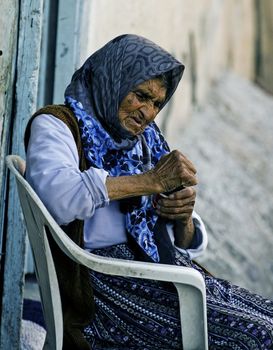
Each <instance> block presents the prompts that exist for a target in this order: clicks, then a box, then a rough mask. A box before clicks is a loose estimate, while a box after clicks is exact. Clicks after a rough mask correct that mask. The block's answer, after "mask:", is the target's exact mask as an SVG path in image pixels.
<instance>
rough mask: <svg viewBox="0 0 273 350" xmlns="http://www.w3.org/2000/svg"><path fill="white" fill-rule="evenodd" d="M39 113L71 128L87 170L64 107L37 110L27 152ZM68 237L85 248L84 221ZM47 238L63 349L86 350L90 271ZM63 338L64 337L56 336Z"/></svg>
mask: <svg viewBox="0 0 273 350" xmlns="http://www.w3.org/2000/svg"><path fill="white" fill-rule="evenodd" d="M40 114H51V115H53V116H55V117H56V118H58V119H60V120H61V121H62V122H64V123H65V124H66V125H67V126H68V128H69V129H70V131H71V133H72V135H73V137H74V140H75V143H76V146H77V150H78V154H79V168H80V170H81V171H84V170H86V169H87V164H86V159H85V157H84V152H83V148H82V143H81V137H80V132H79V127H78V123H77V121H76V118H75V116H74V114H73V112H72V111H71V110H70V109H69V108H68V107H66V106H64V105H50V106H46V107H44V108H42V109H40V110H38V111H37V112H36V113H35V114H34V115H33V116H32V117H31V119H30V120H29V122H28V125H27V127H26V131H25V140H24V141H25V149H26V150H27V147H28V143H29V138H30V133H31V124H32V121H33V119H34V118H35V117H37V116H38V115H40ZM62 229H63V230H64V231H65V232H66V234H67V235H68V236H69V237H70V238H71V239H72V240H73V241H74V242H75V243H76V244H78V245H79V246H80V247H83V221H80V220H75V221H73V222H71V223H70V224H68V225H66V226H62ZM48 239H49V243H50V247H51V252H52V255H53V259H54V263H55V268H56V272H57V276H58V282H59V288H60V293H61V300H62V309H63V319H64V335H63V340H64V342H63V349H65V350H67V349H71V350H72V349H75V350H85V349H86V350H87V349H90V346H89V343H88V342H87V341H86V340H85V338H84V337H83V334H82V332H81V329H82V328H83V327H84V326H86V325H87V324H88V323H90V322H91V320H92V317H93V316H94V298H93V291H92V287H91V284H90V278H89V273H88V269H87V268H85V267H84V266H80V265H79V264H76V263H75V262H74V261H72V260H71V259H70V258H68V257H67V256H66V255H65V254H64V253H63V252H62V251H61V250H60V248H59V247H58V246H57V244H56V243H55V241H54V240H53V238H52V237H51V234H50V233H49V232H48ZM57 336H61V335H57Z"/></svg>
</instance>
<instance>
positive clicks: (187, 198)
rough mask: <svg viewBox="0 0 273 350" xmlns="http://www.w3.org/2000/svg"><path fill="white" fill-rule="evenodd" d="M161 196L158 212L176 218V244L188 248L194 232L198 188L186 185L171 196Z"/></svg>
mask: <svg viewBox="0 0 273 350" xmlns="http://www.w3.org/2000/svg"><path fill="white" fill-rule="evenodd" d="M159 198H160V199H159V200H158V202H157V205H156V211H157V214H158V215H160V216H162V217H164V218H166V219H170V220H174V237H175V245H176V246H177V247H180V248H188V247H189V246H190V244H191V242H192V239H193V234H194V225H193V221H192V212H193V209H194V204H195V198H196V190H195V189H194V188H193V187H186V188H184V189H182V190H180V191H177V192H175V193H173V194H171V195H169V196H166V197H165V196H164V197H161V196H160V197H159Z"/></svg>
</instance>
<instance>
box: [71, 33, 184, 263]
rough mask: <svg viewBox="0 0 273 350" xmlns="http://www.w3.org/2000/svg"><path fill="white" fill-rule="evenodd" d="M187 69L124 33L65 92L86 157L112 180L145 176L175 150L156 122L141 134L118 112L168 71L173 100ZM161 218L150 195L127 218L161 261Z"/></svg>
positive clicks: (89, 62) (134, 233)
mask: <svg viewBox="0 0 273 350" xmlns="http://www.w3.org/2000/svg"><path fill="white" fill-rule="evenodd" d="M183 70H184V66H183V65H182V64H181V63H180V62H178V61H177V60H176V59H175V58H174V57H172V56H171V55H170V54H169V53H168V52H166V51H165V50H164V49H162V48H160V47H159V46H157V45H156V44H154V43H153V42H151V41H149V40H147V39H145V38H143V37H140V36H137V35H122V36H119V37H117V38H115V39H113V40H112V41H110V42H109V43H107V44H106V45H105V46H104V47H102V48H101V49H100V50H98V51H96V52H95V53H94V54H93V55H92V56H90V57H89V58H88V59H87V61H86V62H85V63H84V64H83V66H82V67H81V68H80V69H79V70H77V71H76V72H75V74H74V75H73V77H72V81H71V83H70V84H69V86H68V87H67V89H66V91H65V102H66V104H67V105H68V106H69V107H70V108H71V109H72V110H73V112H74V113H75V116H76V118H77V120H78V123H79V127H80V132H81V138H82V142H83V149H84V152H85V157H86V159H87V160H88V161H89V164H90V165H91V166H94V167H97V168H100V169H101V168H102V169H105V170H106V171H108V172H109V175H110V176H124V175H133V174H140V173H143V172H145V171H147V170H149V169H151V168H152V167H154V166H155V165H156V163H157V162H158V160H159V159H160V158H161V157H162V155H164V154H166V153H168V152H169V148H168V145H167V143H166V142H165V140H164V138H163V136H162V134H161V133H160V131H159V129H158V128H157V126H156V124H155V123H154V122H153V123H151V124H150V125H149V126H148V127H146V129H145V130H144V132H143V134H142V135H140V136H132V135H131V134H130V133H129V132H128V131H127V130H125V129H124V128H122V126H121V125H120V122H119V118H118V109H119V106H120V103H121V101H122V100H123V98H124V97H125V96H126V95H127V94H128V93H129V91H131V90H132V89H133V88H134V87H135V86H137V85H139V84H141V83H143V82H144V81H146V80H149V79H152V78H155V77H157V76H159V75H161V74H163V73H164V75H165V76H167V79H168V89H167V95H166V100H165V102H164V104H163V105H162V106H161V108H163V107H164V105H165V104H166V103H167V102H168V101H169V99H170V98H171V96H172V94H173V93H174V91H175V89H176V88H177V85H178V83H179V81H180V79H181V77H182V74H183ZM157 219H158V217H157V215H156V213H155V211H154V209H153V206H152V199H151V198H150V197H144V196H143V197H142V200H141V203H140V204H139V205H137V206H135V207H132V208H131V209H130V210H129V211H128V212H127V214H126V229H127V232H128V233H129V234H130V235H131V236H132V237H133V238H134V239H135V240H136V242H137V243H138V244H139V246H140V247H141V248H142V249H143V251H144V252H145V253H146V254H147V255H148V256H149V257H150V258H151V259H152V260H153V261H159V254H158V249H157V246H156V243H155V240H154V232H153V228H154V226H155V223H156V221H157Z"/></svg>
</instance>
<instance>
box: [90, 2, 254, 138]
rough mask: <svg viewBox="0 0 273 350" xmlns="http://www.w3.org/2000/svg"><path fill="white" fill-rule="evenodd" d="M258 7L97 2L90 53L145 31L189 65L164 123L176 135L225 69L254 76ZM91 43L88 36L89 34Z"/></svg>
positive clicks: (240, 4)
mask: <svg viewBox="0 0 273 350" xmlns="http://www.w3.org/2000/svg"><path fill="white" fill-rule="evenodd" d="M254 11H255V7H254V5H253V2H252V1H250V0H241V1H236V0H203V1H198V0H192V1H191V2H190V3H189V1H187V0H171V1H168V2H167V1H165V0H150V1H148V2H147V1H145V0H138V1H132V0H118V1H109V0H93V1H92V7H91V13H90V23H92V26H91V27H90V31H89V38H88V40H87V43H88V44H87V49H86V51H87V52H88V51H89V53H92V52H93V51H95V50H96V49H98V48H99V47H101V46H102V45H103V44H104V43H106V42H107V41H108V40H110V39H112V38H113V37H115V36H117V35H119V34H122V33H135V34H139V35H143V36H145V37H147V38H149V39H151V40H152V41H155V42H156V43H157V44H159V45H160V46H162V47H164V48H165V49H167V50H168V51H170V52H171V53H173V54H174V56H175V57H176V58H178V59H179V60H181V61H182V62H184V64H185V65H186V71H185V75H184V77H183V80H182V84H180V86H179V88H178V91H177V93H176V95H175V98H174V99H173V100H172V102H171V104H170V105H169V106H168V108H166V111H162V115H161V117H160V118H161V120H160V123H161V126H163V129H164V128H165V129H167V130H166V131H167V132H168V135H169V136H170V137H171V136H172V135H173V132H174V129H175V128H177V126H181V125H183V124H184V123H185V121H186V120H187V118H188V117H189V116H190V114H191V112H192V109H193V108H194V107H195V106H196V105H202V104H203V103H204V101H205V99H206V97H207V93H208V91H209V88H210V86H211V84H212V83H213V82H214V81H215V80H217V79H218V78H219V76H220V75H221V74H222V72H223V70H226V69H232V70H234V71H235V72H237V73H238V74H240V75H242V76H243V77H245V78H248V79H253V78H254V68H255V55H254V49H255V40H254V37H255V13H254ZM84 40H85V42H86V38H84Z"/></svg>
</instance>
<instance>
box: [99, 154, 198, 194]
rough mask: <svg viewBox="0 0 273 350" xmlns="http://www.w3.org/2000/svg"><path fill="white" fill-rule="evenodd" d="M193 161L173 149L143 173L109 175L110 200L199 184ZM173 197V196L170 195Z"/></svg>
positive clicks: (107, 181) (107, 180)
mask: <svg viewBox="0 0 273 350" xmlns="http://www.w3.org/2000/svg"><path fill="white" fill-rule="evenodd" d="M195 174H196V170H195V167H194V165H193V164H192V162H191V161H190V160H189V159H187V158H186V157H185V156H184V155H183V154H182V153H181V152H179V151H172V152H171V153H169V154H167V155H165V156H163V157H162V158H161V159H160V160H159V162H158V163H157V165H156V166H155V167H154V168H153V169H151V170H149V171H147V172H146V173H143V174H138V175H129V176H117V177H112V176H108V177H107V179H106V187H107V192H108V196H109V199H110V200H117V199H122V198H128V197H135V196H143V195H148V196H149V195H152V194H155V193H164V192H169V191H171V190H174V189H176V188H177V187H179V186H182V185H183V186H194V185H196V184H197V179H196V176H195ZM170 198H172V197H170Z"/></svg>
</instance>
